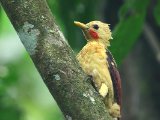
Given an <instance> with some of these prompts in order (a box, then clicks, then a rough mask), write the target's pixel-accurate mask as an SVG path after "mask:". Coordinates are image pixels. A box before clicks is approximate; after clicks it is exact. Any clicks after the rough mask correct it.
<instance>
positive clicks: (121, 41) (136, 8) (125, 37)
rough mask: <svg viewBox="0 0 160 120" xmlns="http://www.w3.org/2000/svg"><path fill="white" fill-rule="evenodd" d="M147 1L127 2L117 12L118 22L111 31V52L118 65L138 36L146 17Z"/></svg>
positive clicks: (128, 0)
mask: <svg viewBox="0 0 160 120" xmlns="http://www.w3.org/2000/svg"><path fill="white" fill-rule="evenodd" d="M148 3H149V0H127V1H126V2H125V3H124V5H123V6H122V7H121V9H120V11H119V17H120V22H119V23H118V24H117V25H116V27H115V29H114V31H113V41H112V42H111V45H112V47H111V51H112V53H113V55H114V57H115V59H116V61H117V63H118V64H120V63H121V62H122V60H123V59H124V57H125V56H126V55H127V54H128V53H129V51H130V50H131V48H132V47H133V45H134V43H135V42H136V40H138V37H139V35H140V34H141V32H142V27H143V24H144V21H145V17H146V11H147V6H148Z"/></svg>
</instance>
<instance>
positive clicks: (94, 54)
mask: <svg viewBox="0 0 160 120" xmlns="http://www.w3.org/2000/svg"><path fill="white" fill-rule="evenodd" d="M106 58H107V55H106V50H105V46H104V45H103V44H100V43H96V42H91V43H88V44H87V45H86V46H84V47H83V49H82V50H81V51H80V53H79V54H78V55H77V59H78V61H79V63H80V65H81V67H82V69H83V70H84V71H85V72H86V73H87V74H89V75H91V74H92V72H93V69H94V68H96V69H103V68H105V69H106V68H107V65H106Z"/></svg>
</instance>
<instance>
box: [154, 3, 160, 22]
mask: <svg viewBox="0 0 160 120" xmlns="http://www.w3.org/2000/svg"><path fill="white" fill-rule="evenodd" d="M153 14H154V18H155V20H156V22H157V24H158V25H160V0H157V4H156V6H155V8H154V13H153Z"/></svg>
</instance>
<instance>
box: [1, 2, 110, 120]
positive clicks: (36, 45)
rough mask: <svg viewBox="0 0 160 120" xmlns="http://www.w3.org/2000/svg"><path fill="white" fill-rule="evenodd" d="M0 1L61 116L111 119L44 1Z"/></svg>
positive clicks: (79, 119)
mask: <svg viewBox="0 0 160 120" xmlns="http://www.w3.org/2000/svg"><path fill="white" fill-rule="evenodd" d="M0 2H1V4H2V6H3V8H4V9H5V11H6V13H7V15H8V17H9V19H10V21H11V23H12V25H13V26H14V28H15V30H16V31H17V34H18V35H19V37H20V39H21V41H22V43H23V45H24V47H25V48H26V50H27V52H28V53H29V55H30V56H31V58H32V60H33V62H34V64H35V66H36V68H37V69H38V71H39V73H40V74H41V76H42V78H43V80H44V83H45V84H46V86H47V87H48V89H49V91H50V93H51V94H52V96H53V97H54V99H55V100H56V102H57V104H58V105H59V107H60V109H61V110H62V112H63V114H64V117H65V118H66V119H68V120H111V117H110V116H109V114H108V110H107V109H106V108H105V105H104V103H103V101H102V99H101V97H100V96H99V94H98V93H97V92H96V91H95V89H94V88H93V87H92V85H91V84H90V82H89V81H90V80H89V78H88V77H87V75H85V74H84V72H83V71H82V70H81V68H80V67H79V65H78V63H77V61H76V59H75V56H74V53H73V51H72V50H71V48H70V46H69V45H68V44H67V42H66V40H65V38H64V36H63V34H62V33H61V31H60V30H59V28H58V27H57V25H56V24H55V20H54V19H53V16H52V14H51V12H50V10H49V8H48V6H47V3H46V1H45V0H0ZM71 35H72V34H71Z"/></svg>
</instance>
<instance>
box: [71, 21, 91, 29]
mask: <svg viewBox="0 0 160 120" xmlns="http://www.w3.org/2000/svg"><path fill="white" fill-rule="evenodd" d="M74 24H75V25H76V26H78V27H80V28H81V29H82V30H86V29H88V28H89V27H88V26H87V25H85V24H84V23H81V22H78V21H74Z"/></svg>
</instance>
